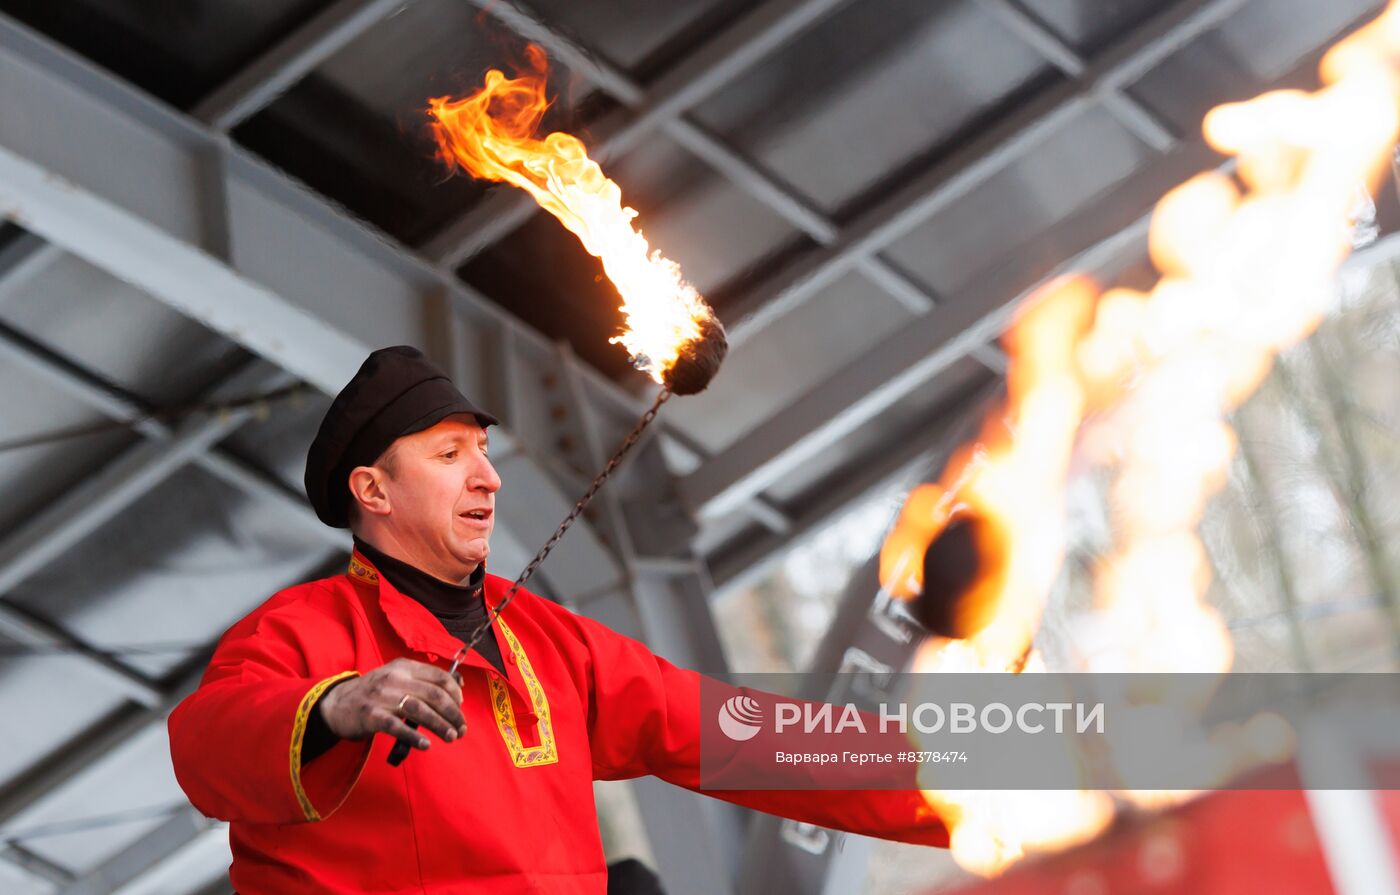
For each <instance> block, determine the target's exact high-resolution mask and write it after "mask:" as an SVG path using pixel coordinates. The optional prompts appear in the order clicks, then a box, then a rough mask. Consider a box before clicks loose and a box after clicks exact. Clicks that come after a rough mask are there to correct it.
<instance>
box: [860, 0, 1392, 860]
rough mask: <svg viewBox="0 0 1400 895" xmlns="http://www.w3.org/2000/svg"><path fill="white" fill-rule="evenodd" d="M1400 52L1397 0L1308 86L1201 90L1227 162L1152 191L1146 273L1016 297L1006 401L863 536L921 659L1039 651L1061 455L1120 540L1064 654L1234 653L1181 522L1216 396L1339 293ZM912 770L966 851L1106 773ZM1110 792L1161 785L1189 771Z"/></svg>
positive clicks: (1108, 667) (1266, 359) (1154, 661)
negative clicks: (1041, 780) (1108, 509)
mask: <svg viewBox="0 0 1400 895" xmlns="http://www.w3.org/2000/svg"><path fill="white" fill-rule="evenodd" d="M1397 60H1400V9H1398V8H1397V6H1396V5H1395V4H1394V3H1392V5H1391V6H1390V7H1389V8H1388V9H1387V10H1386V11H1385V13H1383V14H1382V16H1381V17H1380V18H1379V19H1377V20H1376V21H1374V22H1372V23H1371V24H1369V25H1367V26H1366V27H1364V28H1362V29H1361V30H1359V31H1357V32H1356V33H1354V34H1352V35H1351V36H1349V37H1347V38H1346V39H1344V40H1343V41H1341V42H1340V43H1338V44H1337V45H1336V46H1335V47H1333V48H1332V49H1331V50H1330V51H1329V52H1328V53H1327V54H1326V56H1325V57H1324V58H1323V61H1322V66H1321V75H1322V81H1323V84H1324V86H1323V87H1322V88H1321V89H1320V90H1317V91H1315V92H1311V93H1309V92H1303V91H1294V90H1290V91H1275V92H1271V93H1266V94H1264V95H1262V96H1259V97H1256V98H1254V99H1252V100H1249V101H1247V102H1241V103H1230V104H1226V105H1223V106H1220V107H1218V108H1216V109H1214V110H1212V111H1211V112H1210V113H1209V114H1208V115H1207V116H1206V118H1205V122H1204V130H1205V136H1206V139H1207V141H1208V142H1209V143H1210V145H1211V146H1212V147H1214V148H1215V149H1217V150H1219V151H1220V152H1222V153H1224V154H1226V155H1229V156H1231V157H1233V159H1234V164H1235V170H1236V173H1237V175H1238V180H1236V179H1235V178H1232V177H1230V176H1228V175H1226V174H1224V173H1219V172H1216V173H1208V174H1203V175H1200V176H1198V177H1195V178H1193V179H1192V180H1190V181H1188V182H1186V183H1185V184H1183V185H1181V186H1180V187H1178V188H1177V189H1175V190H1173V191H1172V192H1171V193H1169V194H1168V195H1167V196H1166V197H1165V198H1163V200H1162V201H1161V202H1160V203H1159V204H1158V206H1157V209H1156V212H1155V214H1154V217H1153V220H1152V226H1151V231H1150V235H1149V249H1150V253H1151V257H1152V260H1153V262H1154V264H1155V266H1156V267H1157V269H1158V270H1159V271H1160V273H1161V275H1162V276H1161V279H1160V280H1159V281H1158V283H1157V284H1156V285H1155V286H1154V287H1153V288H1152V289H1151V290H1150V291H1149V292H1145V293H1144V292H1139V291H1136V290H1131V289H1122V288H1119V289H1112V290H1110V291H1108V292H1107V293H1104V294H1102V295H1100V294H1099V293H1098V290H1097V289H1096V288H1094V287H1093V286H1092V285H1091V284H1089V283H1088V282H1087V281H1085V280H1083V279H1079V278H1071V279H1065V280H1060V281H1057V282H1055V283H1052V284H1050V285H1049V286H1047V287H1045V288H1044V289H1042V290H1040V291H1039V292H1038V293H1036V294H1035V295H1033V296H1031V297H1030V299H1028V302H1027V308H1026V310H1025V312H1024V313H1023V314H1022V316H1021V317H1020V319H1019V320H1018V321H1017V322H1016V323H1015V324H1014V326H1013V327H1012V329H1011V330H1010V333H1009V335H1008V337H1007V346H1008V349H1009V353H1010V354H1011V357H1012V361H1011V364H1010V368H1009V373H1008V389H1007V391H1008V396H1007V399H1006V402H1005V405H1004V407H1003V408H1002V409H1001V410H999V411H998V412H997V413H995V414H993V415H992V416H991V417H990V418H989V419H988V421H987V423H986V426H985V427H984V431H983V434H982V438H981V440H980V443H978V444H976V445H974V446H970V447H968V448H965V449H964V450H963V451H962V452H960V453H958V454H956V455H955V456H954V457H953V459H952V460H951V462H950V463H949V464H948V465H947V467H946V468H945V471H944V474H943V477H942V479H941V480H940V481H939V482H938V483H937V484H928V485H923V486H920V487H919V488H916V489H915V490H914V491H913V492H912V493H911V494H910V495H909V497H908V500H907V502H906V504H905V506H904V508H903V510H902V511H901V515H900V517H899V519H898V521H897V523H896V525H895V528H894V529H893V531H892V532H891V533H890V535H889V537H888V539H887V540H886V542H885V544H884V547H883V550H882V552H881V558H880V580H881V585H882V587H884V588H885V589H886V590H887V591H889V592H890V593H892V594H893V595H895V596H896V597H899V598H903V599H906V600H909V601H911V604H912V608H913V611H914V612H915V614H916V615H917V616H918V617H920V618H921V619H922V620H923V621H924V622H925V623H926V624H927V625H928V626H929V627H930V629H931V630H932V632H933V633H936V634H938V635H941V636H942V637H943V638H952V639H937V640H930V641H928V642H927V643H925V645H924V646H923V647H922V649H921V651H920V653H919V654H918V656H917V657H916V659H915V664H914V670H915V671H991V672H997V671H1000V672H1005V671H1019V670H1021V669H1022V668H1024V669H1025V670H1027V671H1034V670H1043V664H1042V663H1041V662H1039V659H1038V656H1037V654H1036V653H1035V652H1034V651H1033V641H1034V638H1035V634H1036V632H1037V629H1038V627H1039V623H1040V618H1041V614H1042V611H1043V609H1044V606H1045V601H1046V598H1047V595H1048V593H1049V589H1050V587H1051V585H1052V583H1053V581H1054V578H1055V575H1056V572H1057V569H1058V567H1059V564H1060V562H1061V560H1062V558H1063V553H1064V528H1065V518H1064V489H1065V484H1066V481H1067V478H1068V475H1069V469H1070V461H1071V458H1072V457H1073V458H1074V459H1076V460H1077V461H1079V462H1080V463H1081V464H1084V465H1101V466H1106V467H1109V468H1111V469H1112V470H1113V484H1112V488H1111V501H1112V509H1113V515H1114V523H1115V524H1114V528H1115V543H1114V544H1113V546H1112V549H1111V551H1110V555H1109V557H1108V561H1107V562H1106V563H1105V564H1104V567H1103V568H1102V570H1101V571H1100V572H1099V574H1098V575H1097V577H1096V582H1095V602H1096V611H1095V616H1096V619H1095V621H1096V622H1097V623H1099V624H1101V625H1102V626H1103V627H1105V628H1106V629H1107V630H1109V631H1110V632H1111V635H1110V639H1111V642H1112V644H1113V648H1112V649H1109V650H1107V651H1104V652H1102V653H1100V654H1099V655H1095V656H1091V657H1090V658H1089V659H1088V661H1087V662H1086V666H1087V667H1086V668H1084V669H1082V670H1087V671H1136V672H1170V671H1191V672H1208V673H1220V672H1224V671H1226V670H1228V669H1229V667H1230V665H1231V662H1232V644H1231V639H1230V636H1229V633H1228V631H1227V629H1226V628H1225V625H1224V623H1223V621H1222V619H1221V618H1220V617H1219V615H1218V614H1217V613H1216V611H1215V610H1214V609H1213V608H1211V607H1210V606H1209V605H1207V603H1206V602H1205V594H1206V590H1207V588H1208V586H1209V583H1210V572H1209V567H1208V565H1207V563H1206V560H1205V553H1204V548H1203V546H1202V544H1201V542H1200V540H1199V538H1198V536H1197V534H1196V528H1197V526H1198V523H1199V522H1200V519H1201V515H1202V512H1203V511H1204V508H1205V505H1206V503H1207V502H1208V501H1209V500H1210V498H1211V497H1212V495H1214V494H1215V493H1216V492H1217V491H1218V490H1219V489H1220V488H1221V486H1222V485H1223V484H1224V482H1225V480H1226V476H1227V472H1228V464H1229V462H1230V460H1231V458H1232V456H1233V453H1234V449H1235V438H1234V433H1233V431H1232V430H1231V429H1230V427H1229V425H1228V423H1227V421H1226V415H1227V414H1228V413H1229V412H1230V411H1232V410H1233V409H1234V408H1235V407H1237V406H1238V405H1239V404H1240V403H1241V402H1242V401H1244V400H1245V399H1246V398H1247V397H1249V395H1251V394H1252V393H1253V392H1254V390H1255V389H1256V388H1257V387H1258V386H1259V384H1260V383H1261V382H1262V380H1263V379H1264V377H1265V376H1266V375H1267V374H1268V372H1269V371H1270V369H1271V367H1272V364H1273V360H1274V357H1275V356H1276V355H1277V354H1278V353H1279V352H1280V351H1282V350H1284V349H1286V348H1288V347H1290V346H1292V345H1294V344H1296V343H1297V342H1299V341H1300V340H1301V339H1303V338H1305V337H1306V336H1308V335H1309V334H1310V333H1311V332H1312V331H1313V330H1314V329H1315V328H1316V326H1317V325H1318V323H1319V322H1320V321H1321V319H1322V317H1323V316H1324V315H1325V314H1326V312H1327V311H1328V309H1329V306H1330V304H1331V303H1332V302H1333V301H1334V292H1335V290H1334V286H1333V278H1334V275H1335V273H1336V271H1337V268H1338V267H1339V265H1340V264H1341V262H1342V261H1343V260H1344V259H1345V257H1346V255H1347V254H1348V253H1349V251H1350V249H1351V245H1350V241H1349V236H1350V221H1349V215H1350V213H1351V212H1352V209H1353V208H1354V207H1355V205H1354V203H1355V197H1356V191H1357V188H1358V185H1360V184H1366V185H1368V186H1370V187H1375V186H1376V184H1377V183H1378V182H1379V179H1380V177H1381V174H1382V172H1383V170H1384V169H1385V166H1386V162H1387V160H1388V158H1389V154H1390V152H1391V150H1392V147H1393V146H1394V144H1395V142H1396V139H1397V136H1398V135H1400V68H1397ZM1013 433H1014V434H1013ZM969 551H971V552H973V553H974V554H975V556H976V557H977V559H976V561H973V562H969V561H968V558H967V557H968V553H969ZM935 586H937V587H941V588H943V589H942V590H939V591H934V590H933V588H934V587H935ZM919 601H928V602H927V604H926V605H922V606H920V605H919ZM925 785H926V786H928V787H929V788H927V789H926V790H925V795H926V797H927V798H928V799H929V801H930V802H931V803H932V804H933V805H934V806H935V807H936V808H937V809H938V810H939V812H940V813H941V814H942V815H943V816H944V817H945V818H946V819H947V820H948V822H949V823H950V824H951V825H952V843H951V845H952V850H953V854H954V856H955V858H957V860H958V861H959V863H961V864H962V865H963V866H965V867H967V868H969V869H972V870H974V871H976V872H979V873H984V874H991V873H996V872H998V871H1000V870H1001V869H1003V868H1005V867H1006V866H1007V865H1008V864H1010V863H1011V862H1014V861H1016V860H1018V859H1019V858H1021V857H1022V856H1024V855H1026V854H1028V853H1030V852H1033V851H1037V850H1039V851H1045V850H1052V849H1056V848H1061V847H1065V846H1067V845H1071V844H1074V843H1076V842H1080V841H1083V840H1085V839H1087V838H1089V837H1091V836H1093V835H1096V834H1097V833H1098V832H1099V831H1100V830H1101V829H1102V828H1103V827H1104V826H1105V825H1106V824H1107V823H1108V821H1109V820H1110V819H1111V818H1112V814H1113V805H1112V801H1111V799H1110V797H1109V794H1107V793H1102V792H1092V791H1087V790H1085V791H1080V792H1072V791H1071V792H975V791H944V790H938V789H936V788H935V787H936V784H935V783H933V782H932V781H930V782H928V783H926V784H925ZM1116 795H1117V796H1118V798H1119V799H1121V800H1122V801H1123V802H1125V803H1127V804H1132V805H1158V804H1164V803H1169V802H1171V801H1172V800H1174V799H1179V798H1182V797H1184V796H1189V793H1187V794H1181V793H1162V792H1137V791H1122V792H1119V793H1117V794H1116Z"/></svg>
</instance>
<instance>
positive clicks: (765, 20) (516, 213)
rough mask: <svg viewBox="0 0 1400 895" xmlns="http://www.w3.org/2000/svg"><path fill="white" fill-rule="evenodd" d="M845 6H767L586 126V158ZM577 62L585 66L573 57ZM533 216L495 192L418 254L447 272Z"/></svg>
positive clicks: (512, 197)
mask: <svg viewBox="0 0 1400 895" xmlns="http://www.w3.org/2000/svg"><path fill="white" fill-rule="evenodd" d="M473 2H484V0H473ZM848 2H850V0H769V2H767V3H764V4H763V5H761V6H759V7H758V8H757V9H755V10H754V11H753V12H751V13H749V14H747V15H745V16H744V17H743V18H742V19H740V20H739V21H738V22H736V23H735V24H733V25H732V26H730V27H729V28H727V29H725V30H724V31H723V32H721V33H720V34H719V35H718V36H716V37H715V38H713V39H712V40H710V41H708V42H707V43H705V44H704V45H702V46H700V47H699V48H697V49H696V50H695V51H694V52H692V53H690V54H689V55H687V56H686V57H685V59H683V60H682V61H681V62H680V63H678V64H677V65H676V66H674V67H673V68H671V69H670V70H669V71H667V72H666V73H665V74H664V75H662V76H661V77H660V78H658V79H657V80H656V82H655V83H653V84H651V85H649V86H648V88H647V92H646V95H645V96H644V97H641V98H634V99H633V100H631V101H629V100H623V102H624V103H625V104H626V105H628V106H630V107H631V108H629V109H628V110H625V111H620V112H618V113H615V114H612V115H608V116H606V117H604V118H603V119H602V120H600V121H598V122H597V123H596V124H594V125H590V127H589V131H590V132H591V133H592V134H593V136H594V139H593V140H592V143H591V147H590V151H591V152H592V154H593V156H594V157H595V158H600V157H603V156H606V155H609V154H621V153H623V152H626V151H627V150H628V149H630V148H631V147H633V146H635V145H637V143H639V142H640V141H641V140H642V139H644V138H645V137H646V136H647V135H649V134H650V133H652V132H653V131H655V130H656V129H657V128H659V127H661V126H662V124H663V123H665V122H667V121H670V120H672V119H675V118H678V117H679V116H680V115H681V114H682V113H684V112H685V111H687V110H689V109H691V108H694V107H695V106H696V105H698V104H699V103H701V102H703V101H704V100H705V99H706V98H708V97H710V96H713V95H714V94H715V93H716V92H718V91H719V90H720V89H721V88H722V87H724V86H725V85H727V84H729V83H731V82H733V81H734V79H736V78H737V77H738V76H739V75H741V74H743V73H744V72H745V71H747V70H748V69H749V68H750V67H752V66H753V65H754V64H755V63H757V62H759V61H760V60H762V59H763V58H764V57H766V56H767V55H768V54H770V53H771V52H773V51H774V50H776V49H777V48H778V47H780V46H782V45H783V44H785V43H787V42H788V41H790V40H792V39H793V38H794V37H796V36H797V35H799V34H801V33H802V32H803V31H805V30H807V29H808V28H811V27H812V26H813V25H815V24H816V23H818V22H820V21H821V20H822V19H824V18H826V17H827V16H829V15H830V14H831V13H832V12H833V11H835V10H836V9H838V8H840V7H841V6H844V5H845V4H846V3H848ZM575 62H576V63H578V64H582V62H581V60H580V59H578V58H577V57H576V58H575ZM594 73H595V74H597V72H596V71H595V72H594ZM602 86H604V89H607V87H606V85H602ZM613 86H614V87H620V86H621V85H619V84H617V83H614V84H613ZM609 92H611V91H609ZM624 92H625V90H624ZM619 98H620V99H621V97H620V96H619ZM535 210H536V206H535V205H534V203H533V202H531V201H530V199H529V198H528V197H526V196H524V195H523V194H520V193H519V192H518V191H516V190H509V191H498V192H497V193H496V194H494V195H492V196H490V197H488V198H487V199H486V200H485V201H483V202H481V203H480V205H479V206H478V207H477V208H475V209H473V210H471V211H469V212H467V213H466V214H465V215H463V216H462V217H461V218H459V219H457V220H456V221H453V222H451V223H449V224H447V225H446V226H445V227H444V228H443V229H442V230H441V231H440V232H439V233H437V234H436V235H435V236H434V237H433V238H432V239H430V240H428V242H427V243H426V244H425V245H424V246H423V250H424V252H425V254H427V256H428V257H430V258H433V259H435V260H436V261H438V262H439V263H440V264H442V265H444V266H445V267H449V268H451V267H457V266H459V265H461V264H462V263H463V262H464V261H466V260H467V259H468V258H470V257H472V256H473V255H475V254H476V253H478V252H480V251H481V250H482V249H484V248H485V247H486V246H489V245H490V244H491V243H493V242H496V241H497V240H499V239H501V238H502V237H504V236H506V235H507V234H508V233H510V232H511V231H512V230H514V229H515V228H516V227H519V226H520V225H521V224H523V223H524V222H525V221H526V220H528V219H529V217H530V215H531V214H533V213H534V212H535Z"/></svg>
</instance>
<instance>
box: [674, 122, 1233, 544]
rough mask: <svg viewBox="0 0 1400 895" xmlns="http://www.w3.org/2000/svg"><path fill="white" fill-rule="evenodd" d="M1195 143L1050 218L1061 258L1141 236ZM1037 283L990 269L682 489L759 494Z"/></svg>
mask: <svg viewBox="0 0 1400 895" xmlns="http://www.w3.org/2000/svg"><path fill="white" fill-rule="evenodd" d="M1211 159H1212V156H1211V154H1210V153H1209V152H1208V151H1207V150H1205V149H1204V148H1203V147H1201V146H1199V145H1193V146H1191V147H1187V148H1184V149H1182V150H1179V151H1178V152H1176V153H1173V154H1172V155H1170V156H1168V157H1166V158H1165V159H1163V160H1162V161H1161V162H1160V163H1158V164H1157V165H1154V166H1153V167H1152V168H1151V169H1150V170H1149V171H1148V172H1147V173H1146V174H1144V175H1141V176H1138V177H1134V178H1132V179H1131V180H1130V181H1129V182H1128V184H1127V185H1126V186H1123V187H1120V188H1119V189H1118V190H1117V191H1114V192H1113V193H1110V194H1109V195H1108V196H1106V197H1103V198H1101V199H1100V200H1098V201H1096V202H1093V203H1091V204H1090V205H1089V206H1087V207H1086V208H1084V209H1082V210H1081V211H1079V212H1078V213H1076V214H1075V215H1073V216H1071V217H1070V218H1068V219H1066V220H1065V221H1063V222H1061V223H1060V224H1059V225H1057V227H1056V232H1057V233H1058V234H1061V235H1063V234H1073V238H1072V239H1071V240H1070V241H1071V242H1072V243H1073V245H1071V246H1069V247H1068V249H1067V251H1066V253H1065V254H1066V255H1067V256H1068V260H1067V261H1065V262H1063V263H1062V264H1061V265H1059V266H1058V269H1064V270H1069V269H1073V270H1090V271H1092V270H1094V269H1096V268H1098V267H1100V266H1102V265H1103V263H1104V261H1105V260H1111V259H1113V258H1116V257H1118V255H1119V253H1120V252H1121V251H1122V250H1123V249H1124V247H1126V246H1129V245H1131V244H1133V243H1134V242H1138V241H1141V239H1142V238H1143V237H1144V236H1145V234H1146V232H1147V221H1148V217H1147V215H1148V212H1149V210H1150V209H1151V207H1152V204H1153V203H1154V202H1155V200H1156V199H1157V197H1159V196H1160V195H1161V194H1162V192H1164V191H1165V190H1166V189H1167V188H1169V187H1171V186H1173V185H1175V184H1177V183H1179V182H1180V181H1181V180H1183V179H1185V178H1186V177H1188V176H1190V175H1191V174H1193V173H1196V172H1197V171H1200V170H1202V169H1203V168H1206V167H1208V166H1209V163H1210V160H1211ZM1039 282H1041V278H1040V277H1036V278H1034V279H1033V281H1032V282H1026V281H1025V279H1024V277H1023V276H1017V275H1016V274H1015V273H1014V272H1013V273H1012V274H1007V273H1003V272H996V273H993V274H992V275H991V276H989V277H988V278H986V279H985V280H982V281H980V282H979V283H978V284H977V285H976V287H975V288H974V289H973V290H971V291H969V292H968V293H967V294H964V295H960V296H958V299H957V300H956V301H955V302H950V303H948V304H946V305H943V306H942V307H940V308H939V309H938V310H935V311H934V312H932V313H931V314H929V315H927V316H926V317H924V318H923V319H921V320H919V321H916V322H914V323H913V324H911V325H910V326H908V327H906V328H905V329H903V330H901V331H900V332H898V333H896V334H895V335H894V336H892V337H891V338H890V339H888V340H887V341H885V342H884V343H882V344H880V345H877V346H875V347H874V348H872V349H871V350H870V351H868V352H867V353H866V354H865V355H863V356H862V357H859V358H857V359H855V360H854V361H852V362H851V363H849V364H847V365H846V366H845V367H843V368H842V369H840V370H838V371H836V372H835V373H833V374H832V375H830V376H828V377H827V378H826V379H825V380H823V381H821V382H819V383H817V384H815V385H814V386H813V387H812V388H810V389H809V390H808V391H807V392H806V393H805V394H804V395H803V396H802V397H800V398H798V399H797V400H796V401H794V402H793V403H792V404H790V405H789V406H788V407H787V408H785V409H784V410H782V411H780V412H779V413H777V414H776V415H774V416H772V417H770V418H768V419H767V420H765V421H764V422H763V423H761V424H760V425H759V426H758V427H757V428H756V429H755V430H754V431H753V432H752V433H750V434H749V435H748V436H746V437H745V438H743V439H742V440H740V441H739V442H738V443H737V444H735V445H734V446H733V447H731V448H729V449H727V450H725V451H723V452H721V453H720V454H718V455H716V456H715V458H714V459H713V460H711V461H710V462H709V463H708V464H706V465H704V466H702V467H700V468H699V469H697V470H696V471H695V472H693V473H691V474H690V475H688V476H686V477H685V479H684V480H683V482H682V488H683V490H684V492H685V493H686V494H687V495H688V497H689V499H690V500H691V501H692V503H693V504H694V505H695V506H698V507H700V508H701V513H702V515H706V516H714V515H722V514H723V513H726V512H729V511H731V510H732V509H733V508H734V507H735V506H737V505H739V504H740V503H742V502H743V501H745V500H748V499H749V498H750V497H752V496H754V495H757V494H760V493H762V492H763V491H764V490H765V489H767V488H768V487H770V486H771V485H772V484H774V483H775V482H777V481H779V480H780V479H781V478H782V477H783V476H785V475H787V474H788V473H790V472H791V471H792V470H794V469H796V468H797V467H799V466H800V465H801V464H802V463H804V462H806V461H807V460H809V459H810V458H812V457H814V456H816V455H817V454H819V453H820V452H821V451H823V450H825V448H826V446H828V445H830V444H833V443H835V442H836V441H838V440H840V439H841V438H843V437H844V436H846V435H847V434H848V433H850V432H852V431H854V430H855V429H856V428H858V427H859V426H862V425H864V424H866V423H867V422H869V421H871V420H873V419H875V418H876V417H878V416H879V415H880V414H881V413H883V412H884V411H886V410H888V409H889V408H890V407H892V406H894V405H895V404H897V403H898V402H899V401H901V400H903V399H904V398H905V397H906V396H908V395H909V394H911V393H912V392H914V391H915V390H916V389H919V388H922V387H925V386H926V384H927V383H929V382H931V381H932V380H933V379H934V378H935V377H936V376H937V375H939V374H940V373H942V372H943V371H944V370H946V369H947V368H948V367H949V366H951V365H952V364H954V363H956V362H957V361H958V360H960V359H961V358H963V357H964V356H966V355H967V354H968V353H969V352H971V351H972V350H974V349H976V348H977V347H978V346H981V345H984V344H986V343H987V342H989V341H992V340H994V339H996V338H997V337H998V336H999V335H1000V334H1001V332H1002V330H1003V329H1004V328H1005V326H1006V324H1007V323H1009V322H1010V320H1011V317H1012V315H1013V314H1014V313H1015V309H1016V307H1017V305H1018V304H1019V303H1020V301H1021V300H1022V299H1023V298H1024V297H1026V296H1027V295H1028V294H1030V292H1032V291H1033V290H1034V288H1035V286H1036V285H1037V284H1038V283H1039Z"/></svg>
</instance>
